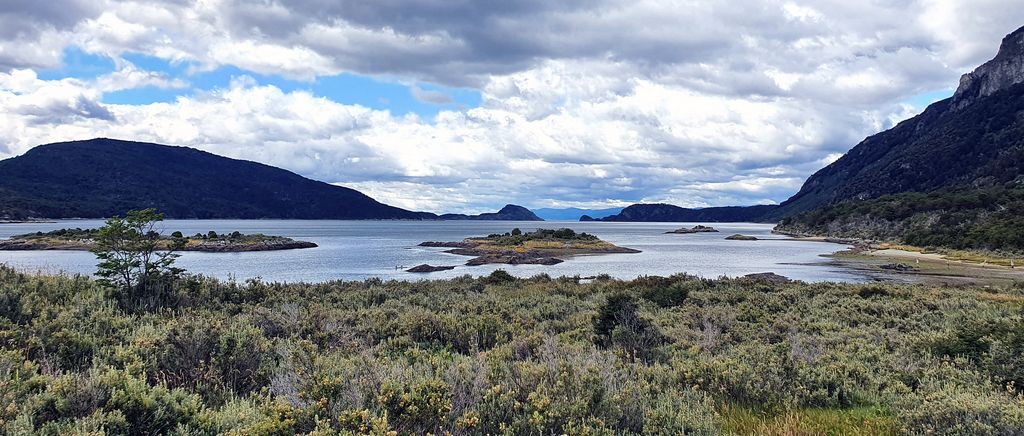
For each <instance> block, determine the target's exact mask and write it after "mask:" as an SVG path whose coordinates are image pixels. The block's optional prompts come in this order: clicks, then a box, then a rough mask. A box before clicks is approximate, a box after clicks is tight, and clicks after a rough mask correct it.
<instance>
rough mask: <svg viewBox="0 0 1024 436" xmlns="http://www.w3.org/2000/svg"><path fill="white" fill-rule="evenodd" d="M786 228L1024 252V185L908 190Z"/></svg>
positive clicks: (805, 217)
mask: <svg viewBox="0 0 1024 436" xmlns="http://www.w3.org/2000/svg"><path fill="white" fill-rule="evenodd" d="M779 229H780V230H783V231H790V232H798V233H808V234H820V235H828V236H834V237H852V238H864V239H874V240H882V241H894V242H900V243H904V244H909V245H914V246H919V247H937V248H938V247H941V248H951V249H969V250H986V251H1001V252H1009V253H1021V252H1024V188H1021V187H1020V186H1019V185H1018V184H1017V183H1010V184H1007V185H1006V186H1000V187H995V188H985V189H946V190H940V191H933V192H927V193H922V192H907V193H902V194H895V195H887V196H883V197H880V198H877V199H872V200H862V201H850V202H846V203H841V204H838V205H835V206H829V207H823V208H820V209H816V210H813V211H811V212H807V213H804V214H801V215H797V216H796V217H793V218H787V219H785V220H783V221H782V222H781V223H780V226H779Z"/></svg>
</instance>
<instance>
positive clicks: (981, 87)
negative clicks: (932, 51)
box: [953, 27, 1024, 110]
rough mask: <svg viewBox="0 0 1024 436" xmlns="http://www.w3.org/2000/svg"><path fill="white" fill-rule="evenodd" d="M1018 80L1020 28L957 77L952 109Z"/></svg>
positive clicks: (1022, 57) (1022, 78)
mask: <svg viewBox="0 0 1024 436" xmlns="http://www.w3.org/2000/svg"><path fill="white" fill-rule="evenodd" d="M1018 83H1024V27H1021V28H1020V29H1017V30H1016V31H1014V32H1013V33H1011V34H1009V35H1006V37H1005V38H1003V42H1002V44H1000V45H999V53H997V54H996V57H995V58H993V59H992V60H990V61H988V62H986V63H984V64H983V65H982V66H980V67H978V68H977V69H975V70H974V71H972V72H970V73H967V74H964V75H963V76H962V77H961V78H960V86H959V87H957V89H956V93H955V94H953V109H954V110H957V109H962V108H964V107H965V106H967V105H969V104H971V103H973V102H974V101H975V100H977V99H979V98H982V97H986V96H989V95H992V94H994V93H996V92H997V91H999V90H1002V89H1006V88H1009V87H1011V86H1013V85H1016V84H1018Z"/></svg>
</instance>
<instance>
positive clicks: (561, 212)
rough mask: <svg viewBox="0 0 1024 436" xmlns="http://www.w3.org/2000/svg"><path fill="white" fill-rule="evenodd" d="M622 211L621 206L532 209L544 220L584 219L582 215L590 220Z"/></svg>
mask: <svg viewBox="0 0 1024 436" xmlns="http://www.w3.org/2000/svg"><path fill="white" fill-rule="evenodd" d="M619 212H622V208H621V207H610V208H605V209H580V208H578V207H567V208H564V209H556V208H550V207H544V208H540V209H533V213H535V214H537V216H539V217H541V218H542V219H544V220H545V221H585V220H584V219H583V217H584V216H586V217H590V221H593V219H594V218H604V217H606V216H610V215H615V214H617V213H619Z"/></svg>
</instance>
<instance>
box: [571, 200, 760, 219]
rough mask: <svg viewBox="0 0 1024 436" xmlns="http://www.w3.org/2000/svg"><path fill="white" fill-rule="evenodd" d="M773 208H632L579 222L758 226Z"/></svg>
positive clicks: (642, 206)
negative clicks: (748, 223)
mask: <svg viewBox="0 0 1024 436" xmlns="http://www.w3.org/2000/svg"><path fill="white" fill-rule="evenodd" d="M776 207H777V206H775V205H757V206H724V207H705V208H697V209H690V208H685V207H679V206H675V205H671V204H664V203H656V204H634V205H631V206H629V207H626V208H625V209H622V211H621V212H619V213H617V214H615V215H610V216H606V217H604V218H594V217H592V216H590V215H583V216H581V217H580V221H615V222H620V221H626V222H665V223H678V222H704V223H714V222H719V223H728V222H761V221H764V217H765V216H766V215H767V214H769V213H770V212H771V211H772V210H774V209H775V208H776Z"/></svg>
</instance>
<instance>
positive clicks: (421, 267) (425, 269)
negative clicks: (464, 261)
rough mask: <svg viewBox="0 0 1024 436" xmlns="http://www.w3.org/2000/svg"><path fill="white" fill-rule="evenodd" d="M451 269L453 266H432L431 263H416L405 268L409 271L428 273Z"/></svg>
mask: <svg viewBox="0 0 1024 436" xmlns="http://www.w3.org/2000/svg"><path fill="white" fill-rule="evenodd" d="M451 269H455V267H454V266H433V265H427V264H423V265H417V266H414V267H412V268H409V269H407V270H405V272H411V273H430V272H437V271H448V270H451Z"/></svg>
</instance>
